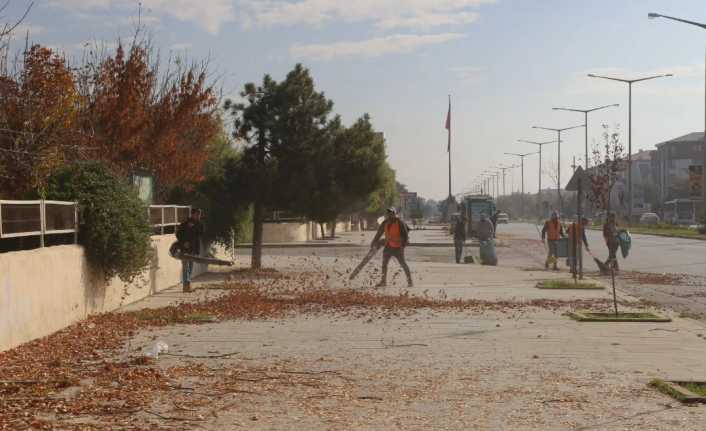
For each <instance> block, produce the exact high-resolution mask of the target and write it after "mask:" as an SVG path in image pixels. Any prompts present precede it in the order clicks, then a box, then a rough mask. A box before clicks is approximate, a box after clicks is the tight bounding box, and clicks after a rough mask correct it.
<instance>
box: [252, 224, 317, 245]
mask: <svg viewBox="0 0 706 431" xmlns="http://www.w3.org/2000/svg"><path fill="white" fill-rule="evenodd" d="M312 229H313V226H312V223H265V224H264V225H263V227H262V238H263V239H262V241H263V242H264V243H281V242H300V241H309V240H311V239H314V238H315V236H314V235H315V234H314V233H312Z"/></svg>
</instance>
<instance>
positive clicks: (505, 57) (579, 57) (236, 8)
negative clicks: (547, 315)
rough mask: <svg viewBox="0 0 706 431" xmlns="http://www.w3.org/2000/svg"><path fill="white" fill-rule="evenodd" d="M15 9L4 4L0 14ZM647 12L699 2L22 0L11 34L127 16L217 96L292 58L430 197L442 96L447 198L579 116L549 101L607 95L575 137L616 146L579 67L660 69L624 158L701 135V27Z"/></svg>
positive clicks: (622, 114)
mask: <svg viewBox="0 0 706 431" xmlns="http://www.w3.org/2000/svg"><path fill="white" fill-rule="evenodd" d="M28 3H29V2H27V1H26V0H11V3H10V7H9V8H8V9H7V10H6V11H4V13H3V14H4V17H3V18H4V19H5V20H8V21H9V20H12V18H13V17H16V16H18V15H19V14H21V11H22V10H23V9H24V8H26V6H27V5H28ZM140 4H141V5H142V12H141V13H138V11H139V10H140V7H139V5H140ZM648 12H658V13H662V14H665V15H671V16H676V17H682V18H687V19H690V20H693V21H699V22H704V23H706V8H705V7H704V3H703V0H679V1H673V0H640V1H637V0H591V1H578V0H571V1H567V0H355V1H352V0H143V1H142V2H138V1H134V0H36V1H35V2H34V6H33V8H32V10H31V11H30V13H29V15H28V17H27V19H26V20H25V21H24V22H23V24H22V26H21V28H19V29H18V30H19V34H21V35H22V37H19V38H18V39H24V35H25V34H26V33H27V32H29V35H30V39H31V41H32V42H35V43H41V44H44V45H48V46H51V47H54V48H56V49H58V50H61V51H63V52H65V53H66V54H67V56H69V57H70V58H71V57H74V58H80V55H81V51H82V50H83V49H85V46H86V44H90V43H95V42H96V41H99V42H104V43H105V44H106V46H111V44H112V43H114V42H115V41H116V40H117V38H118V37H121V38H124V39H125V38H129V37H130V36H131V35H132V33H133V32H134V29H135V24H136V22H137V21H138V16H139V17H140V18H139V20H140V22H141V23H142V24H144V25H146V27H147V29H148V31H149V32H150V34H151V35H152V37H153V40H154V42H155V45H156V46H157V47H158V48H160V50H161V52H162V53H163V54H162V55H163V56H166V55H167V54H168V53H171V54H172V55H179V56H185V57H188V58H190V59H194V60H202V59H206V58H208V59H209V61H210V64H211V66H212V68H213V71H214V77H217V78H218V81H219V84H220V85H222V86H223V91H224V94H225V95H237V93H238V91H239V90H240V89H241V88H242V86H243V85H244V84H245V83H246V82H253V81H254V82H259V81H261V79H262V76H263V75H264V74H266V73H269V74H271V75H272V76H273V77H274V78H275V79H282V78H283V77H284V76H285V75H286V73H287V72H288V71H289V70H291V69H292V67H293V66H294V65H295V64H296V63H303V64H304V65H305V66H306V67H308V68H309V69H310V70H311V72H312V74H313V76H314V79H315V80H316V84H317V86H318V88H319V89H320V90H322V91H324V92H325V93H326V95H327V96H328V97H329V98H330V99H332V100H333V101H334V103H335V108H334V109H335V111H336V112H337V113H339V114H341V116H342V117H343V119H344V121H345V122H347V123H352V122H353V121H354V120H355V119H356V118H358V117H360V116H361V115H363V114H364V113H368V114H370V115H371V117H372V121H373V124H374V126H375V127H376V129H378V130H380V131H382V132H384V133H385V137H386V141H387V147H388V148H387V149H388V159H389V162H390V164H391V165H392V167H393V168H394V169H395V170H396V172H397V177H398V180H399V181H400V182H402V183H404V184H406V185H407V186H408V188H409V189H410V190H411V191H416V192H418V193H419V194H420V195H422V196H424V197H427V198H433V199H443V198H445V197H446V196H447V195H448V158H447V157H448V154H447V152H446V148H447V131H446V130H445V128H444V126H445V120H446V115H447V110H448V103H449V102H448V96H449V95H451V100H452V102H451V103H452V156H453V165H452V180H453V181H452V182H453V193H454V194H457V193H460V192H463V191H466V190H469V189H471V188H472V186H473V185H474V184H475V183H476V181H475V179H476V177H477V176H478V175H479V174H480V173H481V172H483V171H486V170H489V169H493V168H494V167H496V166H498V165H512V164H518V163H519V159H518V158H516V157H512V156H507V155H505V153H506V152H512V153H530V152H533V151H536V148H535V147H534V146H533V145H530V144H524V143H519V142H517V140H518V139H527V140H532V141H549V140H553V139H556V134H555V133H551V132H547V131H541V130H536V129H532V128H531V127H532V126H533V125H536V126H545V127H550V128H563V127H570V126H575V125H580V124H583V121H584V119H583V114H578V113H568V112H556V111H552V109H551V108H552V107H571V108H580V109H588V108H592V107H595V106H602V105H608V104H614V103H619V104H620V107H618V108H611V109H606V110H603V111H599V112H596V113H594V114H591V116H590V117H589V128H588V131H589V145H590V146H593V145H594V144H596V143H598V142H600V141H601V139H602V138H601V135H602V133H603V125H604V124H605V125H608V127H609V128H610V130H613V129H614V128H618V129H619V130H620V133H621V137H622V140H623V141H624V143H625V145H626V147H627V142H628V109H627V108H628V88H627V85H624V84H621V83H617V82H611V81H604V80H599V79H593V78H588V77H587V76H586V75H587V74H588V73H596V74H604V75H611V76H616V77H622V78H630V79H632V78H640V77H643V76H649V75H653V74H662V73H673V74H674V75H675V76H674V77H671V78H661V79H656V80H651V81H647V82H642V83H638V84H635V85H634V86H633V100H632V102H633V109H632V113H633V115H632V118H633V121H632V147H633V152H636V151H637V150H640V149H652V148H654V145H655V144H657V143H660V142H663V141H666V140H669V139H672V138H675V137H678V136H682V135H685V134H688V133H690V132H697V131H703V130H704V106H705V101H704V100H705V97H706V96H705V78H704V67H705V66H704V57H705V55H706V30H703V29H700V28H698V27H694V26H690V25H685V24H681V23H677V22H674V21H669V20H665V19H656V20H648V19H647V13H648ZM584 139H585V138H584V132H583V130H582V129H576V130H572V131H568V132H566V133H565V134H564V135H563V136H562V140H563V142H562V145H561V154H562V160H561V172H562V177H561V182H562V183H564V184H565V183H566V182H567V181H568V179H569V175H568V174H569V173H570V171H571V165H572V161H573V157H574V156H576V157H577V158H578V159H579V163H582V160H583V157H584V156H583V154H584ZM543 151H544V153H543V162H544V163H543V176H542V181H543V186H546V185H547V184H548V183H549V182H552V181H555V180H556V175H554V174H553V173H554V172H556V170H557V169H556V166H557V158H558V155H557V146H556V144H551V145H547V146H545V147H544V150H543ZM552 178H553V179H554V180H552ZM538 179H539V165H538V158H537V157H536V156H528V157H527V158H526V161H525V191H526V192H536V190H537V187H538ZM505 182H506V184H505V188H506V192H507V193H509V192H510V191H511V190H513V187H514V190H519V188H520V169H511V170H509V171H508V172H507V177H506V181H505Z"/></svg>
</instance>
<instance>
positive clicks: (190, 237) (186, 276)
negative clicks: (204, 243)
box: [176, 208, 203, 292]
mask: <svg viewBox="0 0 706 431" xmlns="http://www.w3.org/2000/svg"><path fill="white" fill-rule="evenodd" d="M202 235H203V224H202V223H201V210H199V209H196V208H193V209H192V210H191V216H190V217H189V218H188V219H186V220H185V221H184V222H183V223H182V224H180V225H179V227H178V228H177V232H176V237H177V241H178V242H179V248H180V249H181V252H182V253H183V254H190V255H194V256H198V255H199V254H200V253H201V236H202ZM193 271H194V262H193V261H191V260H182V262H181V283H182V290H183V291H184V292H191V273H192V272H193Z"/></svg>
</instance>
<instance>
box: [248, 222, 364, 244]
mask: <svg viewBox="0 0 706 431" xmlns="http://www.w3.org/2000/svg"><path fill="white" fill-rule="evenodd" d="M331 227H332V225H331V224H329V223H326V224H324V230H325V232H326V236H331ZM351 229H352V225H351V221H350V220H347V221H342V222H338V223H336V232H338V233H340V232H350V231H351ZM262 237H263V242H264V243H265V244H267V243H286V242H304V241H312V240H317V239H321V226H320V225H319V224H318V223H314V222H306V223H296V222H282V223H277V222H269V223H265V224H264V225H263V228H262Z"/></svg>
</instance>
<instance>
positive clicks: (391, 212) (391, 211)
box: [387, 207, 397, 215]
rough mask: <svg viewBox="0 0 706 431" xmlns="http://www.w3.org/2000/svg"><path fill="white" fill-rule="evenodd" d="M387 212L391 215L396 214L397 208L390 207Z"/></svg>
mask: <svg viewBox="0 0 706 431" xmlns="http://www.w3.org/2000/svg"><path fill="white" fill-rule="evenodd" d="M387 213H388V214H390V215H395V214H397V209H395V208H394V207H390V208H388V209H387Z"/></svg>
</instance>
